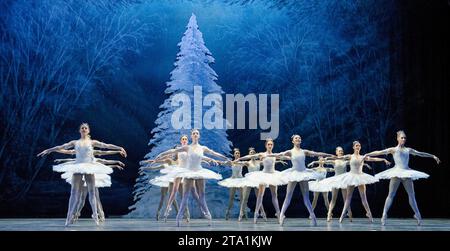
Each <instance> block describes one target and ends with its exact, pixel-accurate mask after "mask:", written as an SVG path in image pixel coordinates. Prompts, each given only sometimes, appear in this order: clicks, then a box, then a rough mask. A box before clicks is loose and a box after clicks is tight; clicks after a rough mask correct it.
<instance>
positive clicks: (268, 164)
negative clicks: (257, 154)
mask: <svg viewBox="0 0 450 251" xmlns="http://www.w3.org/2000/svg"><path fill="white" fill-rule="evenodd" d="M264 155H266V154H265V153H264ZM275 161H276V158H275V157H264V159H263V161H262V163H263V166H264V167H263V172H265V173H273V172H275Z"/></svg>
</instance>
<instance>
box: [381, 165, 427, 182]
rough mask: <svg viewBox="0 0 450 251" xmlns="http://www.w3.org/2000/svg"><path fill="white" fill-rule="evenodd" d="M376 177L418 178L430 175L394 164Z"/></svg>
mask: <svg viewBox="0 0 450 251" xmlns="http://www.w3.org/2000/svg"><path fill="white" fill-rule="evenodd" d="M375 177H376V178H378V179H392V178H400V179H412V180H417V179H426V178H428V177H430V175H428V174H426V173H424V172H419V171H416V170H413V169H410V168H408V169H406V168H400V167H395V166H394V167H392V168H389V169H387V170H385V171H383V172H381V173H378V174H376V175H375Z"/></svg>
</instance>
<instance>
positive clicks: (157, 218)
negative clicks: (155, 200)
mask: <svg viewBox="0 0 450 251" xmlns="http://www.w3.org/2000/svg"><path fill="white" fill-rule="evenodd" d="M168 190H169V188H168V187H161V189H160V191H161V196H160V198H159V204H158V209H156V220H157V221H158V220H159V211H161V208H162V206H163V204H164V199H165V198H166V195H167V192H168Z"/></svg>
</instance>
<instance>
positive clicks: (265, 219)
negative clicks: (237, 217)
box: [260, 212, 267, 221]
mask: <svg viewBox="0 0 450 251" xmlns="http://www.w3.org/2000/svg"><path fill="white" fill-rule="evenodd" d="M260 215H261V216H262V218H263V219H264V221H267V215H266V212H261V214H260Z"/></svg>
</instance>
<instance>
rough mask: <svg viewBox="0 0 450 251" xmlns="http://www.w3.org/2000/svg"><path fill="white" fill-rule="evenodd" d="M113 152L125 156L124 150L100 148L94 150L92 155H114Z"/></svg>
mask: <svg viewBox="0 0 450 251" xmlns="http://www.w3.org/2000/svg"><path fill="white" fill-rule="evenodd" d="M114 154H120V155H122V156H124V157H125V155H126V154H125V152H123V151H117V150H116V151H101V150H94V156H104V155H114Z"/></svg>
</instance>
